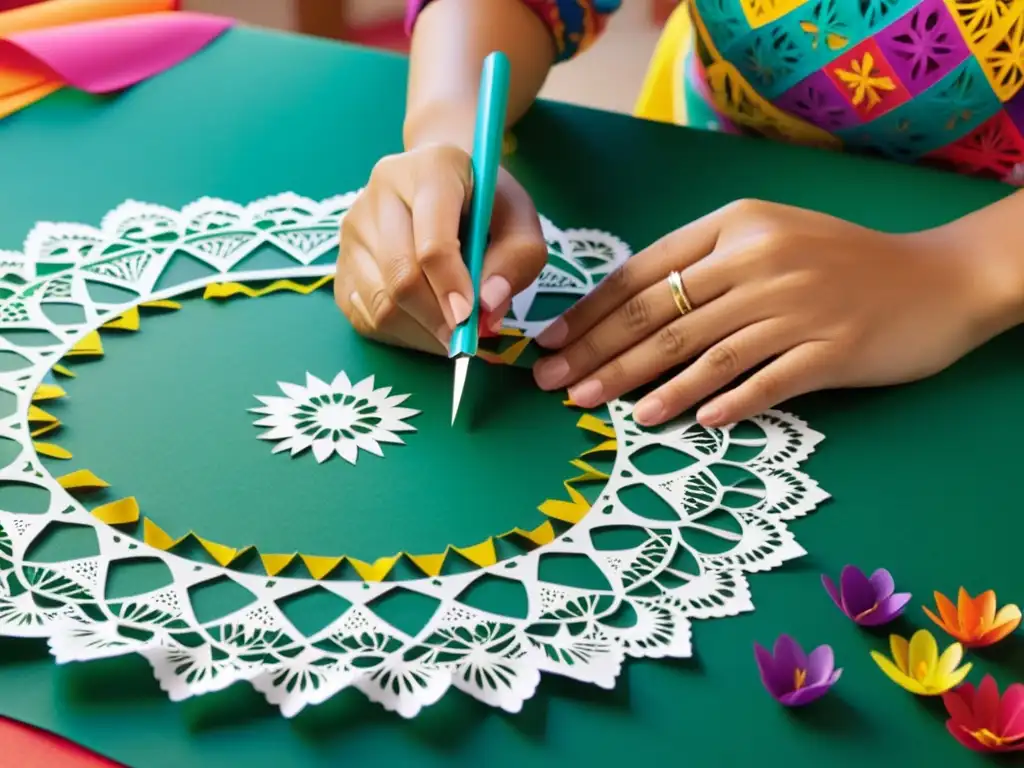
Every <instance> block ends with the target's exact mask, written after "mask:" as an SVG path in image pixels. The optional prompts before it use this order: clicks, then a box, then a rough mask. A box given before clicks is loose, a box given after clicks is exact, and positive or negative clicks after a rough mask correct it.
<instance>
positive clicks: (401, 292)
mask: <svg viewBox="0 0 1024 768" xmlns="http://www.w3.org/2000/svg"><path fill="white" fill-rule="evenodd" d="M421 277H422V273H421V272H420V269H419V267H418V266H416V265H415V264H414V263H413V261H412V259H408V258H404V257H399V258H394V259H391V260H390V261H389V262H388V266H387V269H386V275H385V279H386V281H387V285H388V290H389V291H390V293H391V297H392V298H393V299H395V300H396V301H398V303H399V304H401V303H402V302H403V301H405V300H406V299H408V298H409V297H410V296H412V295H413V294H414V293H415V292H416V290H417V288H419V285H420V278H421Z"/></svg>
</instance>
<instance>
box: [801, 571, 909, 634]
mask: <svg viewBox="0 0 1024 768" xmlns="http://www.w3.org/2000/svg"><path fill="white" fill-rule="evenodd" d="M821 583H822V584H823V585H824V586H825V591H826V592H828V595H829V597H831V598H832V602H833V603H835V604H836V605H837V606H839V610H841V611H842V612H843V613H845V614H846V615H847V616H849V617H850V618H851V619H853V620H854V621H855V622H856V623H857V624H860V625H861V626H862V627H877V626H879V625H881V624H888V623H889V622H890V621H892V620H893V619H895V618H896V617H897V616H899V615H900V614H901V613H903V609H904V608H906V607H907V603H909V602H910V593H909V592H896V584H895V583H894V582H893V580H892V574H890V573H889V572H888V571H887V570H885V568H879V569H878V570H877V571H875V572H874V573H872V574H871V578H870V579H869V578H868V577H867V576H865V575H864V571H862V570H861V569H860V568H858V567H856V566H855V565H847V566H846V567H845V568H843V572H842V574H840V576H839V589H836V585H835V584H834V583H833V582H832V579H830V578H829V577H828V576H825V575H824V574H823V575H822V577H821Z"/></svg>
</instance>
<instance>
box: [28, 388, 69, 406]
mask: <svg viewBox="0 0 1024 768" xmlns="http://www.w3.org/2000/svg"><path fill="white" fill-rule="evenodd" d="M67 394H68V393H67V392H65V391H64V388H63V387H60V386H57V385H56V384H40V385H39V388H38V389H36V391H35V392H33V393H32V402H34V403H39V402H42V401H43V400H56V399H57V398H59V397H67Z"/></svg>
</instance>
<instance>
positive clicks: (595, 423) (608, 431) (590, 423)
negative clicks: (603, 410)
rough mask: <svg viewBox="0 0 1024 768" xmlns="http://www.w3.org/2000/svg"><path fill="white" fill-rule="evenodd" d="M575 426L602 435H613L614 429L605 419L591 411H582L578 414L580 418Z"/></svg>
mask: <svg viewBox="0 0 1024 768" xmlns="http://www.w3.org/2000/svg"><path fill="white" fill-rule="evenodd" d="M576 426H577V427H579V428H580V429H585V430H587V431H588V432H593V433H595V434H598V435H601V436H602V437H615V429H614V428H613V427H612V426H611V425H610V424H608V423H607V422H606V421H604V420H602V419H599V418H597V416H595V415H594V414H592V413H584V414H583V415H582V416H580V420H579V421H577V422H576Z"/></svg>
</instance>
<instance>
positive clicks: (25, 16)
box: [0, 0, 177, 37]
mask: <svg viewBox="0 0 1024 768" xmlns="http://www.w3.org/2000/svg"><path fill="white" fill-rule="evenodd" d="M176 7H177V1H176V0H47V2H44V3H36V4H35V5H26V6H24V7H23V8H15V9H14V10H13V11H7V12H5V13H0V36H4V37H6V36H7V35H13V34H15V33H16V32H27V31H28V30H30V29H44V28H46V27H57V26H61V25H62V24H77V23H78V22H81V21H94V20H96V19H112V18H115V17H117V16H132V15H134V14H137V13H157V12H159V11H173V10H175V8H176Z"/></svg>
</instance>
